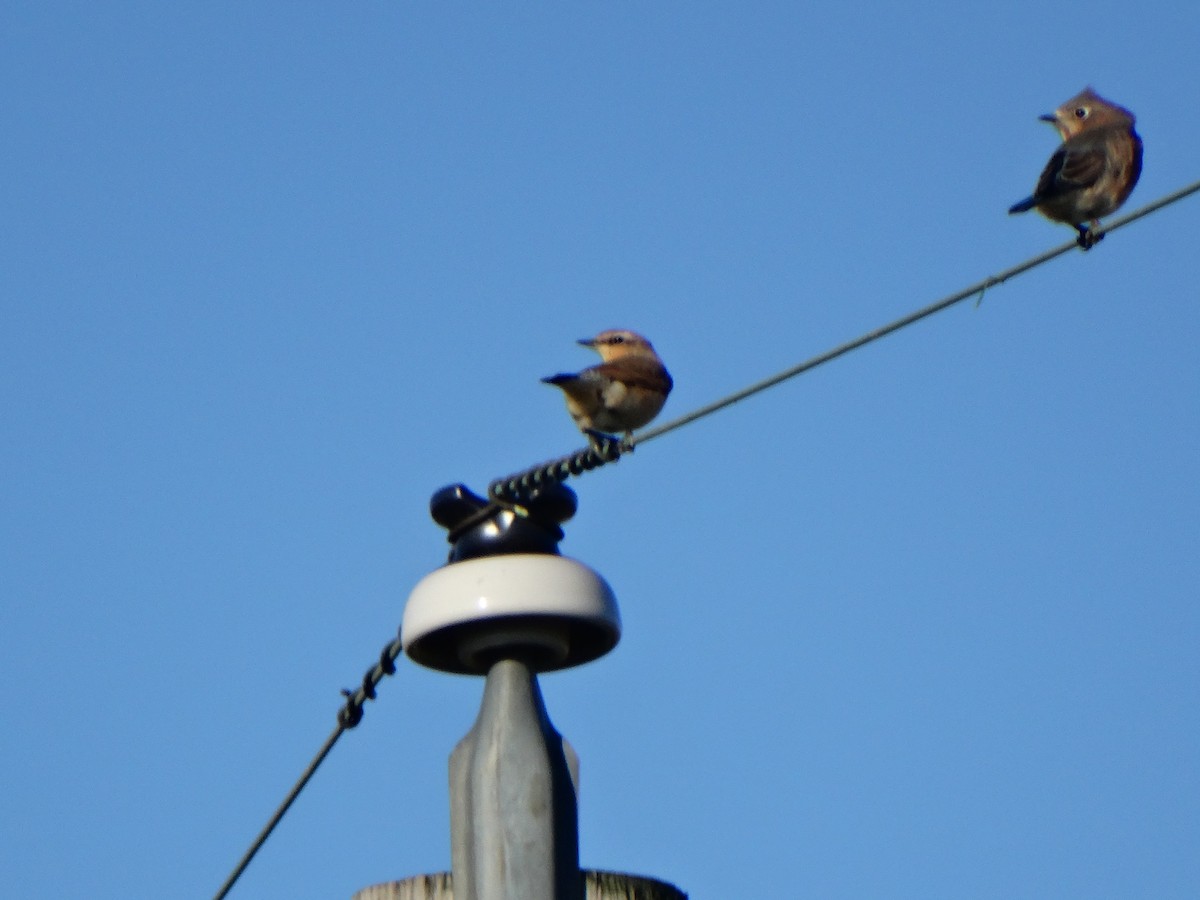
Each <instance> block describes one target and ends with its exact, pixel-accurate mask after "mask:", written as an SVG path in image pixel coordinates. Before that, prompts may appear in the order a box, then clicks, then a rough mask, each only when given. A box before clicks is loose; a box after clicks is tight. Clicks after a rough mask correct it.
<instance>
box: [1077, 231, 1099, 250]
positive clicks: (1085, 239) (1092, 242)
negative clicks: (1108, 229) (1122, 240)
mask: <svg viewBox="0 0 1200 900" xmlns="http://www.w3.org/2000/svg"><path fill="white" fill-rule="evenodd" d="M1075 228H1076V230H1078V231H1079V237H1077V238H1076V239H1075V243H1077V244H1078V245H1079V248H1080V249H1081V250H1091V249H1092V248H1093V247H1095V246H1096V245H1097V244H1098V243H1100V242H1101V241H1102V240H1104V235H1103V234H1096V233H1095V232H1094V231H1092V230H1091V229H1090V228H1088V227H1087V226H1086V225H1076V226H1075Z"/></svg>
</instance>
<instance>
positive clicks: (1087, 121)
mask: <svg viewBox="0 0 1200 900" xmlns="http://www.w3.org/2000/svg"><path fill="white" fill-rule="evenodd" d="M1038 118H1039V119H1041V120H1042V121H1043V122H1050V123H1051V124H1053V125H1054V127H1055V128H1057V129H1058V133H1059V134H1060V135H1061V136H1062V139H1063V140H1064V141H1065V140H1067V139H1069V138H1072V137H1074V136H1075V135H1077V134H1079V133H1081V132H1083V131H1087V130H1088V129H1090V128H1098V127H1100V126H1102V125H1117V124H1120V125H1129V126H1132V125H1133V122H1134V118H1133V113H1131V112H1130V111H1129V110H1127V109H1125V108H1124V107H1122V106H1117V105H1116V104H1115V103H1109V102H1108V101H1107V100H1105V99H1104V98H1103V97H1101V96H1100V95H1099V94H1097V93H1096V92H1095V91H1093V90H1092V89H1091V88H1090V87H1088V88H1084V89H1083V90H1082V91H1081V92H1080V93H1078V94H1076V95H1075V96H1074V97H1072V98H1071V99H1070V100H1068V101H1067V102H1066V103H1064V104H1063V105H1062V106H1060V107H1059V108H1058V109H1056V110H1055V111H1054V112H1052V113H1047V114H1046V115H1044V116H1038Z"/></svg>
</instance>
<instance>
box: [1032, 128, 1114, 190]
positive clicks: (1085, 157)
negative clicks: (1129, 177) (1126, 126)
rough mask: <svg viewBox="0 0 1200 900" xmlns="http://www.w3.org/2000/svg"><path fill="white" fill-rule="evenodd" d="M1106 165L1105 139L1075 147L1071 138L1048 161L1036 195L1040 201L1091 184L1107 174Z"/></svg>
mask: <svg viewBox="0 0 1200 900" xmlns="http://www.w3.org/2000/svg"><path fill="white" fill-rule="evenodd" d="M1106 165H1107V156H1106V154H1105V149H1104V142H1103V141H1102V140H1100V141H1095V140H1088V141H1081V142H1079V143H1078V144H1075V145H1074V146H1072V142H1070V141H1068V142H1067V143H1065V144H1063V145H1062V146H1061V147H1059V148H1058V150H1057V151H1056V152H1055V154H1054V155H1053V156H1051V157H1050V161H1049V162H1048V163H1046V168H1045V169H1043V170H1042V177H1041V178H1039V179H1038V185H1037V189H1036V190H1035V191H1034V193H1033V196H1034V197H1036V198H1037V199H1038V200H1039V201H1041V200H1044V199H1047V198H1049V197H1057V196H1058V195H1059V194H1065V193H1066V192H1068V191H1077V190H1080V189H1081V188H1087V187H1091V186H1092V185H1093V184H1095V183H1096V182H1097V181H1099V180H1100V178H1101V176H1103V175H1104V169H1105V166H1106Z"/></svg>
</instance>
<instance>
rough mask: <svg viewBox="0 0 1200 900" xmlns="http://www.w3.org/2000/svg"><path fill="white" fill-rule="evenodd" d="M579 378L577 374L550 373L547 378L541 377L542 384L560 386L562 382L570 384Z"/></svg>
mask: <svg viewBox="0 0 1200 900" xmlns="http://www.w3.org/2000/svg"><path fill="white" fill-rule="evenodd" d="M578 380H579V376H578V375H551V376H550V377H549V378H543V379H542V383H543V384H552V385H554V386H555V387H562V386H563V385H564V384H571V383H573V382H576V381H578Z"/></svg>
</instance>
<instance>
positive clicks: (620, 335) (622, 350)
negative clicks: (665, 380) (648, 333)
mask: <svg viewBox="0 0 1200 900" xmlns="http://www.w3.org/2000/svg"><path fill="white" fill-rule="evenodd" d="M579 343H580V344H582V345H583V346H584V347H591V348H592V349H593V350H595V351H596V352H597V353H599V354H600V358H601V359H602V360H604V361H605V362H610V361H611V360H614V359H620V358H621V357H622V356H650V357H655V358H657V357H658V354H657V353H655V352H654V348H653V347H652V346H650V342H649V341H648V340H646V339H645V338H644V337H642V336H641V335H640V334H638V333H637V332H636V331H629V330H628V329H625V328H610V329H609V330H608V331H602V332H600V333H599V334H598V335H596V336H595V337H594V338H584V339H583V340H581V341H579Z"/></svg>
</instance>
